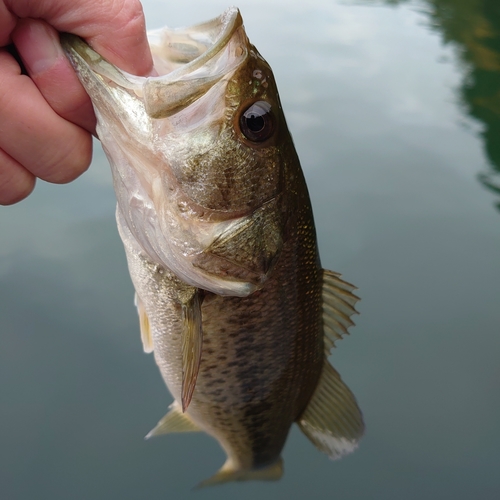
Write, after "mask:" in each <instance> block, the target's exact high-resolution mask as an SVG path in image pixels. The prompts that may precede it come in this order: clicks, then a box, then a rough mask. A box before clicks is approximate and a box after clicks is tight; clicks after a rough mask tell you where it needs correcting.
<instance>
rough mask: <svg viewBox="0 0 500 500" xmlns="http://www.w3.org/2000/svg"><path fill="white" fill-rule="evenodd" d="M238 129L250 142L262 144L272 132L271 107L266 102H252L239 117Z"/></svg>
mask: <svg viewBox="0 0 500 500" xmlns="http://www.w3.org/2000/svg"><path fill="white" fill-rule="evenodd" d="M240 129H241V132H242V133H243V135H244V136H245V137H246V138H247V139H248V140H250V141H252V142H264V141H265V140H267V139H269V137H271V135H272V134H273V132H274V117H273V114H272V113H271V105H270V104H269V103H268V102H266V101H257V102H254V103H253V104H252V105H251V106H250V107H249V108H247V109H246V110H245V111H244V112H243V113H242V114H241V116H240Z"/></svg>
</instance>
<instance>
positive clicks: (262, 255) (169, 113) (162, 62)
mask: <svg viewBox="0 0 500 500" xmlns="http://www.w3.org/2000/svg"><path fill="white" fill-rule="evenodd" d="M149 41H150V47H151V52H152V55H153V59H154V64H155V71H156V73H157V76H151V77H138V76H135V75H130V74H127V73H125V72H123V71H121V70H119V69H118V68H116V67H115V66H113V65H111V64H110V63H108V62H107V61H106V60H104V59H103V58H102V57H101V56H100V55H99V54H97V53H96V52H94V51H93V50H92V49H91V48H90V47H89V46H88V45H87V44H86V43H85V42H83V41H82V40H80V39H78V38H76V37H72V36H66V35H65V37H64V38H63V46H64V48H65V50H66V52H67V54H68V56H69V58H70V60H71V62H72V63H73V66H74V67H75V69H76V71H77V74H78V75H79V78H80V80H81V81H82V83H83V85H84V87H85V89H86V90H87V92H88V94H89V96H90V98H91V100H92V103H93V105H94V109H95V112H96V116H97V119H98V125H97V134H98V136H99V139H100V140H101V142H102V144H103V148H104V150H105V152H106V154H107V156H108V159H109V161H110V164H111V168H112V173H113V181H114V186H115V191H116V195H117V202H118V206H117V212H118V220H119V225H120V223H121V224H122V225H123V226H126V230H125V231H121V234H122V237H124V234H126V237H127V238H133V240H134V241H133V246H134V248H138V249H139V250H140V251H141V252H142V253H144V254H145V255H146V256H147V257H148V258H149V259H150V260H152V261H153V262H155V263H157V264H158V265H160V266H165V267H167V268H168V269H169V270H171V271H172V272H173V273H174V274H176V275H177V276H178V277H179V279H181V280H182V281H184V282H186V283H188V284H190V285H192V286H196V287H199V288H202V289H205V290H208V291H211V292H213V293H217V294H220V295H235V296H246V295H248V294H250V293H252V292H253V291H255V290H257V289H259V288H261V287H262V286H263V284H264V283H265V281H266V280H267V279H268V277H269V276H270V274H271V273H272V270H273V267H274V265H275V264H276V262H277V260H278V258H279V255H280V252H281V249H282V247H283V242H284V240H285V239H286V231H287V229H286V228H287V221H288V218H289V213H290V208H289V207H288V205H287V192H286V191H287V190H286V185H287V182H286V181H287V176H290V175H294V172H295V170H294V169H296V168H300V167H298V160H297V158H296V154H295V150H294V147H293V143H292V140H291V137H290V134H289V132H288V129H287V127H286V123H285V119H284V116H283V112H282V109H281V104H280V101H279V96H278V91H277V87H276V83H275V80H274V76H273V73H272V70H271V68H270V66H269V65H268V64H267V63H266V61H265V60H264V59H263V58H262V56H261V55H260V54H259V53H258V51H257V50H256V49H255V47H253V45H251V43H250V42H249V40H248V38H247V36H246V33H245V30H244V27H243V22H242V19H241V16H240V13H239V11H238V9H236V8H231V9H228V10H227V11H226V12H225V13H224V14H223V15H222V16H220V17H219V18H217V19H214V20H212V21H209V22H207V23H203V24H200V25H198V26H194V27H191V28H188V29H183V30H169V29H162V30H158V31H155V32H152V33H150V34H149Z"/></svg>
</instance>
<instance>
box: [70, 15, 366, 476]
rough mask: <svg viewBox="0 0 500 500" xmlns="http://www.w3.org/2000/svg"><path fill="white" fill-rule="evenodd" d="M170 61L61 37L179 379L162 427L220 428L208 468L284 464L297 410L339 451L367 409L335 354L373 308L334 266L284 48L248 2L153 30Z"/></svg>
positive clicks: (131, 258) (150, 333) (144, 333)
mask: <svg viewBox="0 0 500 500" xmlns="http://www.w3.org/2000/svg"><path fill="white" fill-rule="evenodd" d="M148 39H149V43H150V48H151V52H152V55H153V59H154V68H155V72H156V74H155V75H154V76H149V77H139V76H136V75H132V74H128V73H126V72H124V71H122V70H120V69H119V68H117V67H116V66H114V65H112V64H110V63H109V62H108V61H106V60H105V59H104V58H103V57H101V56H100V55H99V54H98V53H97V52H95V51H94V50H93V49H92V48H91V47H90V46H89V45H88V44H87V43H86V42H85V41H83V40H82V39H80V38H78V37H76V36H74V35H70V34H63V35H62V36H61V42H62V45H63V47H64V50H65V51H66V54H67V56H68V58H69V60H70V61H71V63H72V65H73V67H74V68H75V71H76V73H77V75H78V77H79V79H80V81H81V83H82V85H83V86H84V88H85V90H86V92H87V93H88V95H89V96H90V98H91V101H92V104H93V106H94V110H95V114H96V117H97V128H96V132H97V136H98V138H99V139H100V141H101V143H102V146H103V148H104V150H105V152H106V155H107V157H108V160H109V163H110V165H111V171H112V176H113V184H114V189H115V192H116V198H117V209H116V219H117V225H118V231H119V234H120V236H121V239H122V241H123V244H124V248H125V253H126V257H127V262H128V268H129V271H130V276H131V279H132V283H133V285H134V288H135V304H136V307H137V311H138V316H139V325H140V333H141V338H142V344H143V348H144V351H145V352H147V353H151V352H152V353H154V358H155V361H156V363H157V365H158V367H159V370H160V373H161V375H162V377H163V379H164V381H165V383H166V385H167V387H168V389H169V391H170V393H171V394H172V396H173V399H174V401H173V403H172V404H171V405H170V407H169V410H168V412H167V413H166V415H165V416H164V417H163V418H162V419H161V420H160V421H159V422H158V424H157V425H156V427H154V429H153V430H152V431H151V432H150V433H149V434H148V435H147V436H146V437H147V438H150V437H153V436H158V435H162V434H168V433H172V432H199V431H203V432H205V433H207V434H208V435H210V436H212V437H214V438H215V439H216V440H217V441H218V443H219V444H220V446H221V447H222V448H223V450H224V451H225V453H226V455H227V459H226V462H225V463H224V464H223V466H222V467H221V468H220V470H219V471H218V472H216V474H215V475H214V476H213V477H211V478H209V479H207V480H205V481H203V482H202V483H200V485H201V486H208V485H215V484H221V483H226V482H229V481H244V480H277V479H279V478H280V477H281V476H282V474H283V460H282V458H281V453H282V450H283V447H284V445H285V442H286V439H287V436H288V434H289V431H290V428H291V426H292V424H294V423H296V424H297V425H298V426H299V428H300V429H301V431H302V432H303V433H304V434H305V435H306V436H307V437H308V438H309V440H310V441H311V442H312V443H313V444H314V445H315V446H316V447H317V448H318V449H319V450H321V451H322V452H324V453H326V454H327V455H328V456H329V457H330V458H332V459H336V458H339V457H341V456H343V455H345V454H347V453H350V452H352V451H353V450H354V449H355V448H356V447H357V446H358V443H359V440H360V439H361V437H362V435H363V432H364V422H363V416H362V413H361V410H360V409H359V406H358V404H357V402H356V399H355V397H354V395H353V393H352V392H351V391H350V389H349V388H348V387H347V385H346V384H345V383H344V382H343V381H342V379H341V377H340V375H339V373H338V372H337V371H336V370H335V369H334V368H333V366H332V365H331V364H330V362H329V359H328V356H329V355H330V353H331V350H332V348H333V347H334V346H335V342H336V341H337V340H339V339H341V338H342V337H343V336H344V335H345V334H347V333H348V331H347V330H348V328H349V327H351V326H352V325H353V324H354V323H353V321H352V319H351V316H352V315H353V314H355V313H356V312H357V311H356V309H355V304H356V302H357V301H358V297H357V296H356V295H355V294H354V290H355V287H354V286H353V285H351V284H349V283H347V282H346V281H344V280H343V279H342V278H341V275H340V274H338V273H335V272H332V271H329V270H326V269H323V268H322V267H321V262H320V257H319V253H318V244H317V238H316V231H315V226H314V218H313V213H312V207H311V201H310V197H309V194H308V190H307V186H306V182H305V178H304V175H303V172H302V169H301V166H300V162H299V159H298V156H297V152H296V150H295V147H294V144H293V141H292V137H291V135H290V132H289V130H288V128H287V124H286V121H285V116H284V113H283V110H282V106H281V102H280V98H279V95H278V90H277V85H276V81H275V79H274V76H273V72H272V70H271V67H270V66H269V64H268V63H267V62H266V61H265V60H264V58H263V57H262V56H261V55H260V53H259V52H258V51H257V49H256V48H255V47H254V46H253V45H252V44H251V43H250V41H249V39H248V37H247V35H246V32H245V28H244V25H243V20H242V17H241V14H240V12H239V10H238V9H237V8H234V7H233V8H229V9H228V10H226V11H225V12H224V13H223V14H222V15H221V16H219V17H217V18H215V19H213V20H210V21H208V22H205V23H201V24H198V25H195V26H192V27H190V28H184V29H169V28H163V29H160V30H156V31H153V32H150V33H148Z"/></svg>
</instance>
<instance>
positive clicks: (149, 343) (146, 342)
mask: <svg viewBox="0 0 500 500" xmlns="http://www.w3.org/2000/svg"><path fill="white" fill-rule="evenodd" d="M134 303H135V306H136V307H137V313H138V314H139V326H140V329H141V340H142V347H143V348H144V352H147V353H150V352H153V338H152V336H151V328H150V325H149V318H148V315H147V314H146V309H145V307H144V304H143V303H142V301H141V299H140V298H139V296H138V295H137V293H136V294H135V299H134Z"/></svg>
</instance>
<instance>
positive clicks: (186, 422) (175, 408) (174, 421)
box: [144, 401, 201, 439]
mask: <svg viewBox="0 0 500 500" xmlns="http://www.w3.org/2000/svg"><path fill="white" fill-rule="evenodd" d="M200 431H201V429H200V428H199V427H198V426H197V425H196V424H195V423H194V422H193V421H192V420H191V419H190V418H189V416H188V415H187V413H182V410H181V408H180V406H179V404H178V403H176V402H175V401H174V402H173V403H172V404H171V405H170V407H169V411H168V412H167V414H166V415H165V416H164V417H163V418H162V419H161V420H160V421H159V422H158V424H157V425H156V427H155V428H154V429H153V430H151V431H150V432H149V433H148V434H147V436H146V437H145V438H144V439H149V438H152V437H155V436H160V435H161V434H170V433H173V432H200Z"/></svg>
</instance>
